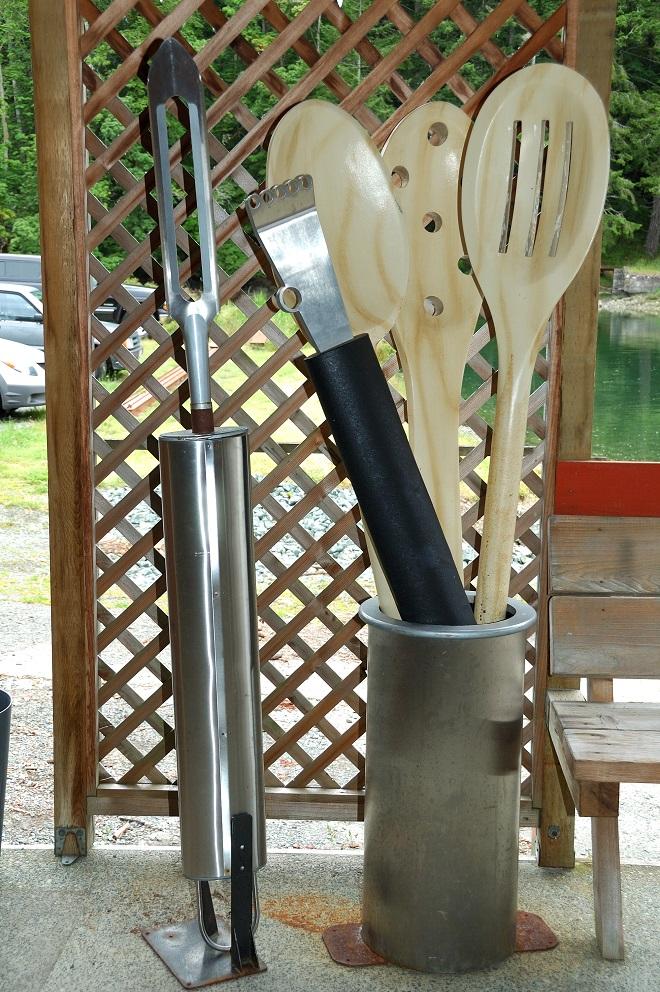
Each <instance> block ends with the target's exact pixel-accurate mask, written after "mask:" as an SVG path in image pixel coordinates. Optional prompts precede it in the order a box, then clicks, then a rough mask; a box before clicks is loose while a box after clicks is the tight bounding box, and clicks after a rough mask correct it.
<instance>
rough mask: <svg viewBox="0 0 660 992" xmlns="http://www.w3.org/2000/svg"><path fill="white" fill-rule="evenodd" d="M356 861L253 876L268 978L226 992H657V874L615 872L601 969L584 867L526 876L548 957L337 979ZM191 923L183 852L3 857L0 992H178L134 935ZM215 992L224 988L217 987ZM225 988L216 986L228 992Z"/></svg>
mask: <svg viewBox="0 0 660 992" xmlns="http://www.w3.org/2000/svg"><path fill="white" fill-rule="evenodd" d="M361 869H362V858H361V856H360V855H358V854H353V853H346V854H339V853H337V852H331V853H327V852H326V853H318V854H317V853H296V854H292V853H290V852H287V853H273V854H271V855H270V857H269V863H268V865H267V867H266V868H265V869H264V870H263V871H262V872H261V874H260V886H261V893H262V923H261V926H260V929H259V932H258V934H257V940H256V943H257V949H258V952H259V954H260V956H261V957H262V958H263V960H264V961H265V963H266V964H267V966H268V971H267V972H266V973H265V974H262V975H258V976H254V977H251V978H244V979H241V980H240V981H238V982H234V983H232V985H230V986H227V987H228V988H235V989H236V992H240V990H241V989H243V988H245V989H248V990H249V989H251V990H253V992H317V990H318V992H321V990H324V989H332V990H333V992H369V990H372V992H381V990H382V992H390V990H392V992H417V990H426V989H429V990H430V989H433V990H451V992H482V990H488V992H516V990H521V992H537V990H538V992H541V990H546V989H547V990H552V992H564V990H565V992H569V990H570V992H583V990H584V992H601V990H603V992H604V990H608V989H611V990H613V992H614V990H616V992H633V990H635V992H646V990H648V992H658V990H660V925H659V922H658V921H659V920H660V867H649V866H632V865H629V866H626V867H625V868H624V870H623V896H624V919H625V931H626V950H627V959H626V961H625V962H623V963H619V962H617V963H610V962H604V961H602V960H601V959H600V957H599V955H598V952H597V949H596V945H595V941H594V935H593V922H592V896H591V868H590V866H589V865H587V864H579V865H578V867H577V868H576V869H575V870H574V871H567V872H562V871H548V870H541V869H539V868H537V867H536V866H535V865H534V864H533V863H530V862H523V863H521V868H520V900H519V903H520V908H521V909H527V910H529V911H532V912H536V913H539V915H541V916H542V917H543V918H544V919H545V920H546V922H547V923H548V924H549V925H550V926H551V927H552V928H553V930H554V931H555V932H556V933H557V935H558V937H559V939H560V944H559V947H558V948H556V949H555V950H553V951H546V952H539V953H530V954H516V955H514V957H513V958H511V959H510V960H509V961H508V962H506V963H505V964H504V965H502V966H501V967H499V968H497V969H493V970H491V971H482V972H473V973H471V974H469V975H461V976H450V977H440V976H429V975H421V974H419V973H415V972H411V971H404V970H402V969H399V968H395V967H389V966H387V967H372V968H361V969H355V968H344V967H341V966H339V965H336V964H334V963H333V962H332V961H331V960H330V958H329V957H328V955H327V953H326V950H325V948H324V945H323V943H322V942H321V936H320V933H321V931H322V930H323V929H324V928H325V927H326V926H329V925H331V924H333V923H342V922H350V921H356V920H357V919H358V918H359V892H360V881H361ZM192 915H193V903H192V888H191V886H190V885H189V883H188V882H187V881H186V880H185V879H184V878H183V876H182V875H181V872H180V867H179V856H178V853H177V852H175V851H172V850H154V849H147V850H142V849H129V850H126V849H122V850H109V849H105V850H103V849H97V850H95V851H94V852H93V853H92V854H91V855H90V857H88V858H87V859H85V860H80V861H78V862H77V863H75V864H74V865H71V866H69V867H66V868H65V867H62V866H61V865H60V864H59V862H58V861H56V859H55V858H54V857H53V855H52V854H51V853H50V851H47V850H43V849H37V850H35V849H25V848H23V849H18V848H13V849H11V848H6V847H5V848H4V849H3V851H2V854H1V855H0V988H2V989H3V990H6V992H128V990H130V992H152V990H153V992H156V990H157V992H170V990H171V992H176V990H178V989H180V987H181V986H180V985H179V984H178V982H177V981H176V980H175V979H174V978H173V977H172V975H171V974H170V973H169V972H168V971H167V970H166V968H165V966H164V965H163V964H162V962H161V961H160V960H159V959H158V958H157V957H156V956H155V955H154V953H153V952H152V951H151V949H150V948H149V947H148V946H147V944H146V943H145V942H144V940H143V939H142V937H141V936H140V928H141V927H152V926H162V925H165V924H168V923H172V922H180V921H183V920H186V919H188V918H190V917H191V916H192ZM217 987H220V986H217ZM223 987H224V986H223Z"/></svg>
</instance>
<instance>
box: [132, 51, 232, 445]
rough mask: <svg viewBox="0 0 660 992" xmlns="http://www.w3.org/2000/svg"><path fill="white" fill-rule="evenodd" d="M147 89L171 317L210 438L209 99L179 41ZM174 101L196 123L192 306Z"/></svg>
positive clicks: (213, 289) (197, 425)
mask: <svg viewBox="0 0 660 992" xmlns="http://www.w3.org/2000/svg"><path fill="white" fill-rule="evenodd" d="M147 88H148V93H149V119H150V122H151V135H152V139H153V153H154V171H155V174H156V194H157V198H158V223H159V225H160V236H161V248H162V253H163V271H164V274H165V295H166V298H167V306H168V308H169V312H170V315H171V316H172V317H173V319H174V320H175V321H176V322H177V324H178V325H179V326H180V327H181V329H182V331H183V340H184V344H185V349H186V362H187V365H188V379H189V381H190V409H191V419H192V429H193V432H194V433H196V434H205V433H209V432H210V431H212V430H213V411H212V407H211V377H210V373H209V330H208V328H209V324H210V323H211V321H212V320H213V318H214V317H215V315H216V314H217V312H218V309H219V303H218V271H217V266H216V259H215V237H214V228H213V199H212V197H213V194H212V192H211V178H210V175H209V155H208V149H207V137H206V113H205V109H204V94H203V91H202V83H201V80H200V77H199V71H198V69H197V66H196V65H195V62H194V60H193V59H192V57H191V56H190V55H189V54H188V52H187V51H186V50H185V48H184V47H183V45H181V44H179V42H178V41H176V40H175V39H174V38H168V39H167V40H166V41H164V42H163V43H162V44H161V46H160V48H159V49H158V51H157V52H156V54H155V55H154V57H153V59H152V61H151V66H150V68H149V80H148V86H147ZM174 97H180V98H181V99H182V100H185V102H186V105H187V107H188V115H189V119H190V143H191V147H192V156H193V166H194V180H195V198H196V203H197V219H198V224H199V248H200V256H201V268H202V294H201V296H200V298H199V299H198V300H192V299H190V297H188V296H186V295H185V294H184V292H183V290H182V287H181V283H180V280H179V261H178V258H177V251H176V227H175V221H174V205H173V198H172V178H171V175H170V151H169V141H168V135H167V119H166V107H167V104H168V102H169V101H170V100H172V99H173V98H174Z"/></svg>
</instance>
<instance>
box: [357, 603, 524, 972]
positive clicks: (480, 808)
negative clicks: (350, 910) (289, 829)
mask: <svg viewBox="0 0 660 992" xmlns="http://www.w3.org/2000/svg"><path fill="white" fill-rule="evenodd" d="M472 598H473V597H472ZM360 615H361V617H362V618H363V619H364V620H365V621H366V622H367V624H368V625H369V654H368V673H369V681H368V691H367V749H366V754H367V759H366V804H365V839H364V888H363V928H362V934H363V937H364V940H365V941H366V943H367V944H368V945H369V946H370V947H371V948H372V949H373V950H374V951H376V952H377V953H378V954H380V955H382V956H383V957H385V958H386V959H387V960H389V961H393V962H395V963H397V964H400V965H403V966H404V967H408V968H416V969H418V970H420V971H426V972H460V971H467V970H469V969H472V968H484V967H488V966H490V965H494V964H497V963H498V962H500V961H502V960H504V959H505V958H507V957H508V956H509V955H510V954H512V953H513V950H514V947H515V930H516V908H517V907H516V901H517V889H518V820H519V815H520V749H521V731H522V707H523V672H524V658H525V636H526V632H527V631H528V630H529V628H530V627H531V625H532V624H533V622H534V618H535V613H534V611H533V610H532V609H531V607H529V606H527V605H526V604H524V603H518V602H514V601H513V600H510V601H509V609H508V615H507V619H505V620H502V621H500V622H499V623H492V624H482V625H481V626H470V627H440V626H422V625H418V624H410V623H405V622H403V621H401V620H392V619H390V618H389V617H386V616H385V615H384V614H382V613H381V612H380V610H379V609H378V602H377V600H375V599H372V600H369V601H368V602H367V603H365V604H364V605H363V606H362V609H361V610H360Z"/></svg>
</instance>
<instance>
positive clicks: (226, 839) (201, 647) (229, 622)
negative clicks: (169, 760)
mask: <svg viewBox="0 0 660 992" xmlns="http://www.w3.org/2000/svg"><path fill="white" fill-rule="evenodd" d="M159 448H160V462H161V485H162V499H163V526H164V534H165V553H166V570H167V588H168V600H169V623H170V638H171V643H172V676H173V685H174V713H175V722H176V743H177V765H178V787H179V818H180V825H181V855H182V861H183V872H184V874H185V875H186V876H187V877H188V878H190V879H197V880H210V879H217V878H224V877H227V876H228V875H230V874H231V817H232V816H233V815H234V814H235V813H249V814H250V815H251V816H252V827H253V864H254V868H255V870H256V869H257V868H260V867H262V866H263V865H264V864H265V863H266V823H265V812H264V785H263V751H262V737H261V695H260V684H259V651H258V640H257V617H256V597H255V576H254V556H253V549H252V512H251V506H250V472H249V448H248V434H247V430H246V429H244V428H228V429H225V430H220V431H217V432H215V433H213V434H191V433H190V432H188V431H185V432H178V433H175V434H163V435H161V437H160V439H159Z"/></svg>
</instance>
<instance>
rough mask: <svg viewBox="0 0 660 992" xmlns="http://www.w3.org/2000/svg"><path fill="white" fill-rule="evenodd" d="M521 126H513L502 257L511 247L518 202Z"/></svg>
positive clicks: (517, 122)
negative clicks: (515, 209) (517, 185)
mask: <svg viewBox="0 0 660 992" xmlns="http://www.w3.org/2000/svg"><path fill="white" fill-rule="evenodd" d="M521 126H522V122H521V121H514V122H513V124H512V126H511V158H510V160H509V177H508V180H507V189H506V202H505V204H504V217H503V219H502V229H501V232H500V246H499V249H498V251H499V252H500V254H501V255H505V254H506V250H507V248H508V247H509V236H510V234H511V224H512V222H513V208H514V205H515V202H516V183H517V181H518V162H519V161H520V139H521Z"/></svg>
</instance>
